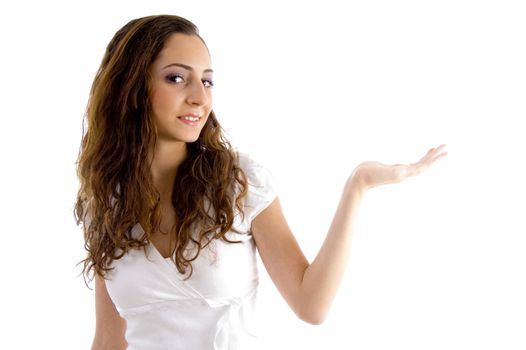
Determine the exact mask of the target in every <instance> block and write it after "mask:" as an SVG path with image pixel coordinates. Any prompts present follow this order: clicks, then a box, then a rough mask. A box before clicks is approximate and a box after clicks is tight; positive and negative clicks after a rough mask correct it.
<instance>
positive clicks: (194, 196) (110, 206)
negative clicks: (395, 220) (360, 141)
mask: <svg viewBox="0 0 526 350" xmlns="http://www.w3.org/2000/svg"><path fill="white" fill-rule="evenodd" d="M212 75H213V71H212V67H211V61H210V54H209V52H208V49H207V47H206V45H205V43H204V41H203V39H202V38H201V37H200V36H199V34H198V30H197V28H196V27H195V26H194V25H193V24H192V23H191V22H189V21H188V20H186V19H184V18H181V17H177V16H168V15H163V16H150V17H144V18H139V19H135V20H132V21H131V22H129V23H128V24H126V25H125V26H124V27H123V28H122V29H120V30H119V31H118V32H117V33H116V34H115V36H114V37H113V39H112V40H111V42H110V43H109V45H108V47H107V50H106V53H105V55H104V58H103V60H102V63H101V66H100V68H99V70H98V73H97V75H96V77H95V80H94V82H93V86H92V89H91V94H90V99H89V103H88V107H87V113H86V114H87V130H86V131H85V133H84V137H83V140H82V144H81V150H80V155H79V160H78V176H79V179H80V189H79V193H78V198H77V203H76V207H75V215H76V219H77V222H78V223H81V222H82V223H83V229H84V235H85V248H86V250H87V257H86V259H85V260H84V261H83V262H84V270H83V272H84V274H85V276H86V277H88V278H92V277H94V278H95V297H96V302H95V307H96V330H95V338H94V341H93V347H92V349H96V350H101V349H112V350H115V349H125V348H128V349H140V350H147V349H185V350H187V349H247V348H250V341H251V339H252V335H253V331H254V329H253V326H252V317H253V315H252V311H253V307H254V302H255V295H256V290H257V285H258V275H257V268H256V255H255V254H256V248H257V251H258V252H259V254H260V256H261V259H262V261H263V263H264V265H265V267H266V269H267V271H268V273H269V275H270V277H271V278H272V280H273V281H274V283H275V284H276V286H277V288H278V289H279V291H280V292H281V294H282V295H283V297H284V298H285V300H286V301H287V303H288V304H289V305H290V307H291V308H292V310H294V312H295V313H296V314H297V315H298V317H299V318H301V319H302V320H304V321H306V322H309V323H313V324H319V323H321V322H322V321H323V320H324V318H325V316H326V314H327V312H328V310H329V307H330V305H331V302H332V300H333V298H334V295H335V293H336V290H337V288H338V285H339V283H340V280H341V278H342V275H343V272H344V269H345V266H346V264H347V260H348V254H349V247H350V241H351V236H352V229H353V222H354V220H355V215H356V214H355V213H356V209H357V207H358V206H359V204H360V201H361V198H362V196H363V194H364V193H365V192H366V191H367V189H369V188H371V187H374V186H378V185H381V184H387V183H396V182H400V181H402V180H404V179H405V178H408V177H410V176H414V175H416V174H418V173H420V172H421V171H423V170H425V169H427V168H428V167H429V166H430V165H431V164H432V163H433V162H435V161H436V160H437V159H439V158H441V157H443V156H444V155H445V154H446V153H445V152H443V147H444V146H443V145H442V146H440V147H438V148H432V149H430V150H429V151H428V152H427V154H426V155H425V156H424V157H423V158H422V159H421V160H420V161H418V162H416V163H414V164H410V165H401V164H397V165H385V164H381V163H378V162H365V163H361V164H360V165H359V166H358V167H357V168H356V169H355V170H354V171H353V173H352V174H351V175H350V176H349V178H348V181H347V182H346V184H345V186H344V188H343V193H342V197H341V201H340V204H339V207H338V209H337V211H336V213H335V216H334V220H333V222H332V224H331V226H330V228H329V231H328V234H327V237H326V239H325V242H324V243H323V245H322V247H321V248H320V251H319V253H318V254H317V256H316V258H315V259H314V261H313V262H311V263H309V262H308V261H307V259H306V258H305V256H304V255H303V253H302V251H301V249H300V247H299V246H298V244H297V242H296V240H295V239H294V236H293V234H292V232H291V231H290V229H289V227H288V225H287V222H286V220H285V218H284V216H283V213H282V210H281V207H280V203H279V199H278V197H277V194H276V193H275V190H274V188H273V183H272V178H271V176H270V175H269V172H268V171H267V170H266V169H265V168H264V167H263V166H261V165H260V164H258V163H257V162H256V161H255V160H253V159H252V158H250V157H248V156H247V155H245V154H243V153H240V152H237V151H235V150H234V149H233V148H231V146H230V144H229V143H228V141H227V140H225V138H224V137H223V134H222V131H221V127H220V124H219V122H218V120H217V118H216V116H215V114H214V112H213V110H212V86H213V78H212Z"/></svg>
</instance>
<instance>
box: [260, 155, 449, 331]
mask: <svg viewBox="0 0 526 350" xmlns="http://www.w3.org/2000/svg"><path fill="white" fill-rule="evenodd" d="M443 147H444V146H443V145H442V146H440V147H438V148H432V149H431V150H429V152H428V153H427V154H426V155H425V156H424V157H423V158H422V159H421V160H420V161H419V162H417V163H414V164H410V165H401V164H396V165H385V164H381V163H378V162H365V163H362V164H360V165H359V166H358V167H357V168H356V169H355V171H354V172H353V174H352V175H351V176H350V177H349V179H348V181H347V183H346V184H345V187H344V190H343V193H342V197H341V200H340V203H339V206H338V208H337V210H336V213H335V215H334V219H333V221H332V224H331V226H330V228H329V232H328V233H327V236H326V238H325V241H324V243H323V245H322V246H321V248H320V250H319V252H318V254H317V256H316V258H315V259H314V261H313V262H312V263H310V264H309V263H308V261H307V259H306V258H305V256H304V255H303V253H302V252H301V249H300V247H299V245H298V243H297V242H296V240H295V238H294V236H293V234H292V232H291V230H290V228H289V227H288V224H287V222H286V220H285V217H284V215H283V212H282V209H281V206H280V203H279V199H275V200H274V202H273V203H271V204H270V205H269V206H268V207H267V208H266V209H265V210H263V211H262V212H261V213H260V214H259V215H258V216H257V217H256V218H255V219H254V220H253V222H252V232H253V235H254V239H255V241H256V245H257V247H258V251H259V253H260V256H261V259H262V261H263V264H264V265H265V267H266V269H267V271H268V273H269V275H270V277H271V279H272V280H273V282H274V283H275V284H276V286H277V288H278V290H279V291H280V293H281V294H282V295H283V297H284V298H285V300H286V301H287V303H288V304H289V305H290V307H291V308H292V309H293V310H294V312H295V313H296V314H297V315H298V316H299V317H300V318H301V319H302V320H304V321H306V322H308V323H312V324H320V323H322V322H323V320H324V319H325V317H326V315H327V313H328V311H329V308H330V305H331V303H332V301H333V299H334V296H335V294H336V291H337V289H338V286H339V284H340V281H341V279H342V276H343V273H344V271H345V268H346V266H347V261H348V259H349V251H350V243H351V237H352V233H353V223H354V222H355V220H356V215H357V211H358V207H359V205H360V202H361V199H362V196H363V195H364V193H365V192H366V190H367V189H369V188H372V187H375V186H378V185H382V184H387V183H396V182H400V181H402V180H403V179H405V178H408V177H410V176H415V175H417V174H419V173H420V172H422V171H423V170H426V169H427V168H429V166H430V165H431V164H432V163H433V162H435V161H436V160H437V159H439V158H441V157H443V156H445V155H446V153H440V150H441V149H442V148H443Z"/></svg>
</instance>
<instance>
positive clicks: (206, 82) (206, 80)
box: [203, 79, 214, 88]
mask: <svg viewBox="0 0 526 350" xmlns="http://www.w3.org/2000/svg"><path fill="white" fill-rule="evenodd" d="M203 85H204V86H205V87H206V88H211V87H212V86H214V82H213V81H212V80H208V79H205V80H203Z"/></svg>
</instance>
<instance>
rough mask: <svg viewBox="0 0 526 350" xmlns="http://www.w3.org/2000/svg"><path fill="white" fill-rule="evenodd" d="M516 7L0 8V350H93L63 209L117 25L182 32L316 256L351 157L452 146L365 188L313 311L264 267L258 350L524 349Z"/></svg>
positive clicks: (68, 204) (410, 157) (524, 229)
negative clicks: (352, 228) (331, 282)
mask: <svg viewBox="0 0 526 350" xmlns="http://www.w3.org/2000/svg"><path fill="white" fill-rule="evenodd" d="M522 3H523V2H521V1H506V0H499V1H496V0H495V1H480V0H479V1H468V0H455V1H451V0H445V1H409V0H400V1H355V2H348V3H345V2H337V1H315V2H307V1H301V2H300V1H298V2H294V1H262V2H249V1H246V2H242V1H239V2H228V1H221V2H219V1H111V2H110V1H90V2H82V3H77V2H74V1H62V2H59V1H42V2H40V1H18V2H17V3H16V5H13V4H9V3H6V2H3V3H2V5H0V7H1V8H0V13H1V17H2V20H1V21H0V36H1V37H0V38H1V43H2V55H1V58H0V60H1V62H0V76H1V79H0V84H1V86H0V88H1V90H0V91H1V96H2V98H1V102H0V107H1V111H2V117H1V123H2V126H1V128H0V152H1V154H0V156H1V157H0V159H1V161H2V165H1V166H2V168H1V173H0V176H1V181H0V190H1V192H0V193H1V196H0V201H1V214H0V215H1V221H2V243H3V246H2V253H1V254H0V259H1V260H0V263H1V264H0V268H1V271H0V272H1V276H2V280H3V282H2V288H1V298H0V303H1V304H0V307H1V309H0V310H1V311H0V318H1V321H2V336H1V337H0V348H2V349H89V347H90V345H91V340H92V336H93V329H94V304H93V291H91V290H89V289H87V288H86V286H85V285H84V283H83V280H82V278H81V277H78V274H79V273H80V267H75V264H76V263H77V262H78V261H79V260H81V259H82V258H83V256H84V250H83V240H82V234H81V231H80V228H78V227H77V226H76V225H75V223H74V220H73V214H72V208H73V204H74V200H75V195H76V191H77V186H78V182H77V178H76V174H75V164H74V163H75V160H76V157H77V152H78V147H79V143H80V138H81V131H82V130H81V125H82V117H83V113H84V108H85V105H86V102H87V97H88V92H89V88H90V84H91V81H92V79H93V77H94V74H95V72H96V69H97V68H98V65H99V63H100V60H101V58H102V55H103V53H104V49H105V47H106V45H107V43H108V41H109V40H110V39H111V37H112V36H113V34H114V33H115V31H116V30H118V29H119V28H120V27H121V26H122V25H124V24H125V23H126V22H128V21H129V20H130V19H132V18H135V17H140V16H145V15H150V14H160V13H171V14H177V15H181V16H183V17H186V18H188V19H190V20H191V21H193V22H194V23H196V24H197V26H198V27H199V28H200V30H201V34H202V36H203V37H204V38H205V40H206V41H207V44H208V46H209V48H210V50H211V53H212V60H213V68H214V70H215V71H216V74H215V81H216V87H215V88H214V89H215V90H214V91H215V92H214V94H215V95H214V101H215V108H214V109H215V111H216V113H217V115H218V117H219V118H220V120H221V122H222V124H223V126H224V128H225V129H226V130H227V131H228V133H229V136H230V139H231V140H232V142H233V144H234V145H236V146H237V147H238V148H240V149H243V150H245V151H248V152H249V153H251V154H252V155H253V156H254V157H255V158H256V159H258V160H259V161H260V162H261V163H263V164H265V165H266V166H267V167H269V168H270V169H271V170H272V171H273V173H274V175H275V177H276V181H277V183H278V186H279V188H280V194H279V196H280V199H281V201H282V204H283V207H284V210H285V214H286V216H287V218H288V221H289V224H290V226H291V228H292V229H293V231H294V232H295V235H296V236H297V239H298V241H299V242H300V245H301V246H302V248H303V250H304V252H305V254H306V255H307V257H308V258H309V259H313V258H314V256H315V254H316V252H317V249H318V248H319V246H320V245H321V242H322V240H323V238H324V236H325V233H326V231H327V229H328V227H329V224H330V222H331V219H332V215H333V213H334V211H335V209H336V206H337V203H338V200H339V196H340V191H341V189H342V186H343V183H344V181H345V179H346V178H347V176H348V175H349V174H350V173H351V171H352V169H354V167H355V166H356V165H358V164H359V163H360V162H362V161H366V160H376V161H381V162H385V163H405V162H414V161H416V160H418V159H419V158H420V157H421V156H423V155H424V154H425V152H426V151H427V150H428V149H429V148H431V147H434V146H438V145H439V144H441V143H446V144H447V151H448V152H449V155H448V156H447V157H446V158H445V159H443V160H441V161H439V162H438V163H437V164H435V166H434V167H432V169H431V170H429V171H428V172H426V173H424V174H422V175H420V176H419V177H417V178H413V179H410V180H408V181H406V182H404V183H402V184H398V185H388V186H383V187H379V188H375V189H373V190H371V191H370V192H368V193H367V194H366V196H365V198H364V201H363V203H362V206H361V208H360V216H359V220H358V222H357V226H356V232H355V237H354V240H353V246H352V258H351V261H350V264H349V267H348V270H347V272H346V275H345V277H344V280H343V283H342V286H341V288H340V291H339V293H338V295H337V298H336V300H335V302H334V304H333V308H332V310H331V313H330V315H329V317H328V319H327V321H326V322H325V323H324V324H323V325H321V326H310V325H307V324H304V323H302V322H301V321H299V320H298V319H296V318H295V316H294V314H293V313H292V311H290V309H289V308H288V307H287V305H286V304H285V302H284V301H283V299H282V298H281V297H280V295H279V294H278V292H277V291H276V289H275V288H274V286H273V285H272V283H271V282H270V280H269V279H268V277H267V275H266V272H265V270H264V268H262V269H261V279H262V281H261V292H260V305H259V320H260V325H261V335H260V338H261V348H262V349H289V348H290V349H355V350H373V349H374V350H376V349H404V350H409V349H415V350H416V349H418V350H421V349H449V350H453V349H455V350H456V349H506V350H514V349H517V350H518V349H525V348H526V336H525V330H526V301H525V295H526V273H525V272H526V271H525V270H526V254H525V252H526V224H525V223H524V219H525V217H526V216H525V215H524V211H525V209H526V205H525V204H524V203H525V202H524V199H525V196H526V186H525V184H524V179H525V178H526V170H525V166H524V161H525V156H524V151H525V150H526V139H525V137H524V136H523V134H524V130H525V128H524V127H523V126H522V125H523V123H522V122H521V119H522V118H524V117H525V115H526V114H525V112H526V103H525V102H526V101H525V96H526V94H525V93H526V83H525V82H526V65H525V64H524V62H526V45H525V42H526V41H525V39H526V24H525V23H526V21H524V18H526V11H525V10H524V8H523V7H522V6H521V5H522Z"/></svg>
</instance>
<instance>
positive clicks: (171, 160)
mask: <svg viewBox="0 0 526 350" xmlns="http://www.w3.org/2000/svg"><path fill="white" fill-rule="evenodd" d="M187 154H188V150H187V147H186V143H185V142H169V143H168V142H157V145H156V147H155V154H154V157H153V161H152V166H151V173H152V179H153V183H154V185H155V187H156V188H157V190H158V191H159V193H160V194H161V204H162V203H165V204H167V203H171V198H172V192H173V187H174V180H175V176H176V175H177V169H178V168H179V166H180V165H181V164H182V163H183V161H184V160H185V159H186V157H187Z"/></svg>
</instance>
